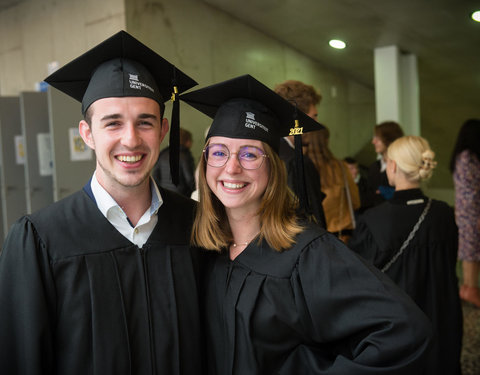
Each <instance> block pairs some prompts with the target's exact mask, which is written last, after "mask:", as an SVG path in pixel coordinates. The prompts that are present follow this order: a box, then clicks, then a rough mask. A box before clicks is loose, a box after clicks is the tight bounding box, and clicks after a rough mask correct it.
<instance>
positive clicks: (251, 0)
mask: <svg viewBox="0 0 480 375" xmlns="http://www.w3.org/2000/svg"><path fill="white" fill-rule="evenodd" d="M204 1H205V2H206V3H207V4H209V5H211V6H213V7H215V8H218V9H220V10H222V11H224V12H226V13H229V14H231V15H232V16H234V17H235V18H237V19H239V20H241V21H242V22H244V23H246V24H249V25H250V26H251V27H254V28H256V29H257V30H259V31H261V32H263V33H265V34H267V35H269V36H271V37H273V38H275V39H277V40H279V41H282V42H283V43H285V44H287V45H289V46H292V47H294V48H296V49H297V50H299V51H302V52H303V53H305V54H307V55H309V56H310V57H312V58H313V59H315V60H318V61H319V62H321V63H323V64H324V65H326V66H329V67H330V68H333V69H336V70H339V71H340V72H342V73H343V74H344V75H346V76H349V77H351V78H353V79H355V80H357V81H359V82H361V83H363V84H366V85H368V86H370V87H374V82H373V75H374V67H373V55H374V49H375V48H376V47H382V46H389V45H397V46H398V47H399V49H401V50H402V51H404V52H406V53H413V54H415V55H416V56H417V58H418V67H419V76H420V94H421V97H422V99H421V100H422V104H424V103H428V104H430V105H434V106H435V105H442V106H443V105H456V103H461V105H464V106H465V105H468V106H472V105H474V106H479V104H480V102H479V99H480V23H477V22H474V21H472V20H471V18H470V14H471V13H472V11H474V10H477V9H478V8H480V2H479V1H478V0H475V1H472V0H241V1H239V0H204ZM332 38H338V39H342V40H344V41H346V43H347V48H346V49H344V50H335V49H332V48H331V47H329V45H328V41H329V40H330V39H332Z"/></svg>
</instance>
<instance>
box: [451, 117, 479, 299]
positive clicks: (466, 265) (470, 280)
mask: <svg viewBox="0 0 480 375" xmlns="http://www.w3.org/2000/svg"><path fill="white" fill-rule="evenodd" d="M450 171H451V172H452V173H453V181H454V184H455V219H456V221H457V225H458V232H459V238H458V242H459V244H458V245H459V246H458V259H460V261H461V262H462V275H463V276H462V278H463V281H462V285H461V287H460V298H461V299H462V300H464V301H467V302H469V303H471V304H473V305H475V306H476V307H479V308H480V292H479V288H478V275H479V272H480V119H470V120H467V121H465V123H464V124H463V126H462V128H461V129H460V132H459V133H458V137H457V141H456V144H455V148H454V150H453V153H452V157H451V160H450Z"/></svg>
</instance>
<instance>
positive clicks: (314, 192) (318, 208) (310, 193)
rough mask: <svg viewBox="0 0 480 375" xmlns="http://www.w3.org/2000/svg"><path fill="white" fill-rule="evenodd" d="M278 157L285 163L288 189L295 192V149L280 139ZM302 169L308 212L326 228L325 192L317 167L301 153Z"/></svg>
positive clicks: (296, 181) (296, 178) (296, 179)
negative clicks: (323, 202)
mask: <svg viewBox="0 0 480 375" xmlns="http://www.w3.org/2000/svg"><path fill="white" fill-rule="evenodd" d="M278 154H279V156H280V159H282V160H283V162H284V163H285V167H286V168H287V177H288V178H287V183H288V186H289V187H290V189H291V190H292V191H293V192H295V191H296V190H297V185H298V177H297V169H296V168H297V167H296V161H295V150H294V149H293V148H292V147H290V145H289V144H288V143H287V141H285V139H283V138H282V139H281V140H280V146H279V152H278ZM303 170H304V176H305V189H306V193H307V199H308V206H309V210H310V213H311V214H312V215H313V216H314V217H315V219H316V220H317V224H318V225H320V226H321V227H322V228H326V227H327V224H326V220H325V213H324V212H323V205H322V201H323V199H324V198H325V194H324V193H323V192H322V187H321V184H320V174H319V173H318V171H317V168H316V167H315V165H314V164H313V162H312V161H311V160H310V158H309V157H308V156H306V155H303Z"/></svg>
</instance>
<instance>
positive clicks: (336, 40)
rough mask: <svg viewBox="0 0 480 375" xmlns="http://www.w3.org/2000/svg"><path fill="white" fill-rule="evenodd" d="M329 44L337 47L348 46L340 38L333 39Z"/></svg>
mask: <svg viewBox="0 0 480 375" xmlns="http://www.w3.org/2000/svg"><path fill="white" fill-rule="evenodd" d="M328 44H330V47H333V48H336V49H344V48H345V47H346V46H347V45H346V44H345V42H344V41H343V40H338V39H332V40H331V41H330V42H328Z"/></svg>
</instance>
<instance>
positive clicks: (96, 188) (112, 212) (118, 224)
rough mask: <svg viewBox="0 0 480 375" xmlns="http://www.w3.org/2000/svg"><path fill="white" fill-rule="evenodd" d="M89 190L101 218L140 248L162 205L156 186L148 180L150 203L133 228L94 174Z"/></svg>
mask: <svg viewBox="0 0 480 375" xmlns="http://www.w3.org/2000/svg"><path fill="white" fill-rule="evenodd" d="M91 188H92V193H93V196H94V197H95V201H96V202H97V207H98V209H99V210H100V211H101V212H102V214H103V216H105V217H106V218H107V220H108V221H109V222H110V224H112V225H113V226H114V227H115V228H116V229H117V230H118V231H119V232H120V233H121V234H122V235H123V236H124V237H125V238H127V239H128V240H130V241H131V242H132V243H134V244H135V245H137V246H138V247H142V246H143V245H144V244H145V242H147V240H148V237H150V235H151V234H152V232H153V228H155V225H156V224H157V222H158V216H157V212H158V209H159V208H160V206H161V205H162V203H163V200H162V196H161V195H160V191H159V190H158V187H157V185H156V184H155V182H154V181H153V179H152V178H150V189H151V191H152V202H151V204H150V207H149V208H148V209H147V211H145V213H144V214H143V215H142V217H141V218H140V220H139V221H138V223H137V225H136V226H135V227H133V226H132V224H131V223H130V221H129V220H128V217H127V215H126V214H125V212H124V211H123V210H122V208H121V207H120V206H119V205H118V203H117V202H115V199H113V198H112V196H111V195H110V194H109V193H108V192H107V191H106V190H105V189H104V188H103V187H102V186H101V185H100V184H99V182H98V180H97V177H96V176H95V173H94V174H93V177H92V181H91Z"/></svg>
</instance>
